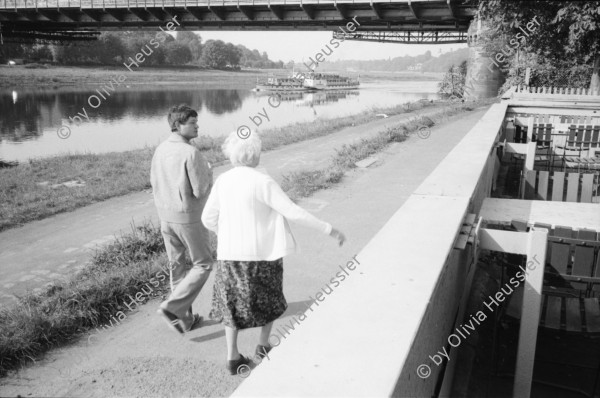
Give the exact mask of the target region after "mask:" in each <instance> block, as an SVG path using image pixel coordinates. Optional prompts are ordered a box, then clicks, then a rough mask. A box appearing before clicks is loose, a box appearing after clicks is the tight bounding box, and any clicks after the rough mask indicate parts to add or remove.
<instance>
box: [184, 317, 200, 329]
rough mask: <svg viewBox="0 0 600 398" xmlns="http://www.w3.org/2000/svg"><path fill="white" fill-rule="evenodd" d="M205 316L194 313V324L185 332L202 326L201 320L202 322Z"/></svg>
mask: <svg viewBox="0 0 600 398" xmlns="http://www.w3.org/2000/svg"><path fill="white" fill-rule="evenodd" d="M202 320H203V318H202V317H201V316H200V315H198V314H194V321H193V322H192V326H190V327H189V329H185V333H187V332H191V331H192V330H194V329H197V328H199V327H200V322H202Z"/></svg>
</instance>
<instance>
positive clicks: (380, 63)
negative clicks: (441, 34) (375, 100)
mask: <svg viewBox="0 0 600 398" xmlns="http://www.w3.org/2000/svg"><path fill="white" fill-rule="evenodd" d="M468 57H469V49H468V48H461V49H459V50H455V51H450V52H447V53H444V54H440V55H439V56H437V57H436V56H434V55H432V54H431V51H426V52H425V54H421V55H416V56H410V55H405V56H402V57H394V58H388V59H375V60H369V61H362V60H338V61H334V62H327V63H323V65H324V66H326V67H327V69H331V70H346V69H347V68H352V69H354V70H358V71H383V72H397V71H418V72H445V71H446V70H448V68H449V67H451V66H452V65H457V64H460V63H461V62H463V61H465V60H466V59H467V58H468Z"/></svg>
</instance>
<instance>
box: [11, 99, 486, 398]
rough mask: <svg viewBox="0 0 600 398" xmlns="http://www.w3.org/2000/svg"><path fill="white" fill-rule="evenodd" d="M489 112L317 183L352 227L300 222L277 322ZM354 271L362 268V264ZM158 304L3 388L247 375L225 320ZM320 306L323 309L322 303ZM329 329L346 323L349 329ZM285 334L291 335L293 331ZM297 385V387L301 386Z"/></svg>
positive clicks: (121, 389) (231, 381)
mask: <svg viewBox="0 0 600 398" xmlns="http://www.w3.org/2000/svg"><path fill="white" fill-rule="evenodd" d="M484 112H485V110H476V111H474V112H468V113H465V114H461V115H458V116H456V117H454V118H452V119H451V120H450V121H448V122H446V123H444V124H443V125H442V126H440V127H436V128H433V129H432V134H431V137H430V138H429V139H427V140H421V139H419V138H417V137H416V136H411V137H410V138H409V140H408V141H406V142H404V143H398V144H393V145H391V146H390V147H389V148H388V149H387V150H386V151H384V152H382V153H380V154H379V156H378V158H379V160H378V162H377V163H375V164H374V165H372V166H371V167H370V168H368V169H364V170H363V169H356V170H354V171H351V172H349V173H347V175H346V176H345V177H344V180H343V181H342V183H341V184H339V185H337V186H336V187H335V188H332V189H329V190H324V191H319V192H317V193H316V194H315V195H314V196H313V197H311V198H310V199H309V200H306V201H301V202H300V205H301V206H303V207H306V208H310V209H311V210H312V212H313V213H314V214H315V215H317V216H318V217H320V218H322V219H324V220H327V221H329V222H331V223H332V224H333V225H334V226H336V227H338V228H340V229H341V230H342V231H344V233H345V234H346V235H347V237H348V241H347V243H346V244H345V245H344V246H343V247H341V248H339V247H337V245H336V244H335V241H334V240H333V239H331V238H327V237H324V236H322V235H319V234H315V233H314V232H313V231H312V230H307V229H305V228H303V227H300V226H297V225H293V226H292V228H293V230H294V232H295V235H296V238H297V241H298V242H299V243H300V245H301V248H302V251H301V253H298V254H294V255H290V256H288V257H286V259H285V261H284V264H285V265H284V267H285V273H284V292H285V296H286V298H287V301H288V303H289V309H288V311H287V312H286V313H285V314H284V315H283V316H282V317H281V318H280V319H279V320H277V321H276V323H275V329H280V330H282V329H283V325H289V324H290V323H291V322H292V315H294V314H297V313H298V312H304V311H306V316H307V317H309V316H310V310H308V311H307V310H306V305H307V304H309V303H310V302H311V301H312V300H311V298H310V297H311V296H312V297H314V296H315V293H317V292H318V291H320V289H321V288H322V287H323V286H325V283H326V282H328V281H329V280H330V279H331V277H333V276H335V273H336V272H337V271H339V269H338V265H339V264H343V263H345V262H347V261H349V260H350V259H351V258H352V256H354V255H355V254H356V253H358V252H359V251H360V250H361V248H362V247H364V246H365V244H366V243H368V241H369V240H370V239H371V238H372V237H373V236H374V235H375V233H376V232H377V231H378V230H379V229H380V228H381V227H382V226H383V225H384V224H385V223H386V222H387V221H388V219H389V218H390V217H391V215H392V214H394V213H395V212H396V210H397V209H398V208H399V207H400V206H402V204H403V203H404V201H405V200H406V199H407V198H408V196H409V195H410V194H411V193H412V192H413V191H414V190H415V189H416V188H417V186H418V185H419V184H420V183H421V182H422V181H423V180H424V179H425V177H426V176H427V175H429V173H431V171H432V170H433V169H434V168H435V167H436V165H437V164H438V163H439V162H440V161H441V159H443V158H444V157H445V156H446V154H447V153H448V152H450V150H451V149H452V148H453V147H454V146H455V145H456V144H457V143H458V141H460V139H461V138H462V137H463V136H464V135H465V134H466V133H467V132H468V131H469V130H470V129H471V128H472V126H474V125H475V123H476V122H477V121H478V120H479V119H480V118H481V116H482V115H483V114H484ZM303 145H304V147H303V148H302V151H307V152H309V151H308V150H310V151H313V150H314V145H311V144H309V143H305V144H303ZM297 150H298V151H299V153H303V152H300V149H297ZM290 155H291V153H290ZM466 155H467V156H468V154H466ZM267 158H268V157H267V156H265V159H264V160H265V163H266V165H267V166H268V167H267V168H270V167H273V166H269V160H268V159H267ZM423 249H424V250H426V248H423ZM351 277H353V278H354V277H356V278H360V277H361V276H360V270H357V273H356V274H353V275H352V276H351ZM212 278H213V276H211V278H210V279H209V281H208V283H207V284H206V287H205V288H204V290H203V291H202V293H201V295H200V296H199V297H198V300H197V301H196V302H195V303H194V308H195V309H196V310H198V311H199V312H200V313H201V314H203V315H206V314H207V313H208V312H209V309H210V298H211V296H212ZM356 294H361V292H356ZM364 299H365V300H368V299H369V298H368V297H365V298H364ZM158 304H159V301H158V300H153V301H151V302H149V303H147V305H143V306H141V307H140V308H139V309H138V310H136V311H133V312H131V313H129V314H128V315H127V318H126V319H125V320H123V322H122V323H121V325H119V326H118V327H110V328H108V330H106V331H102V332H100V333H96V334H94V335H93V338H90V337H83V338H82V339H80V341H79V342H78V343H76V344H74V345H72V346H70V347H65V348H63V349H60V350H53V351H52V352H50V353H49V354H48V355H47V356H46V359H45V360H43V361H42V362H40V363H39V364H37V365H35V366H30V367H27V368H26V369H24V370H22V371H20V372H18V373H17V374H16V375H12V376H10V377H8V378H5V379H3V380H1V381H0V396H14V395H16V394H21V395H22V396H29V395H33V396H86V397H106V396H134V397H155V396H157V397H158V396H162V397H164V396H176V397H180V396H228V395H229V394H231V393H232V392H233V390H234V389H235V388H236V387H237V385H239V383H241V382H242V381H243V379H242V378H240V377H237V376H229V375H228V374H226V372H225V370H224V360H225V355H226V349H225V338H224V332H223V328H222V327H221V326H220V325H218V324H215V323H214V322H209V323H208V325H206V326H204V327H202V328H200V329H197V330H194V331H192V332H190V333H188V334H186V335H185V336H184V337H179V336H177V335H176V334H174V333H173V332H172V331H171V330H169V329H167V327H166V326H165V325H164V324H163V321H162V320H161V319H159V318H158V316H156V314H155V311H156V308H157V307H158ZM313 308H314V311H318V307H316V306H315V305H313ZM374 310H377V309H374ZM360 322H361V320H360V319H357V320H356V327H361V323H360ZM296 327H298V326H296ZM300 327H301V326H300ZM323 332H324V333H344V331H343V330H337V331H323ZM382 332H384V331H382ZM258 333H259V330H258V329H251V330H247V331H243V332H241V333H240V337H239V347H240V350H241V352H242V353H244V354H251V353H252V352H253V350H254V347H255V345H256V342H257V338H258ZM289 333H294V332H293V330H291V331H289ZM318 338H319V336H315V339H318ZM273 341H275V340H274V339H273ZM281 344H285V340H283V342H282V343H281ZM374 344H376V336H374ZM274 349H275V350H276V349H277V348H274ZM352 352H353V350H352V347H351V346H350V347H348V355H352ZM265 360H268V359H265ZM290 360H291V361H293V358H290ZM365 366H368V364H365ZM250 377H252V376H251V375H250ZM290 394H291V395H293V391H290Z"/></svg>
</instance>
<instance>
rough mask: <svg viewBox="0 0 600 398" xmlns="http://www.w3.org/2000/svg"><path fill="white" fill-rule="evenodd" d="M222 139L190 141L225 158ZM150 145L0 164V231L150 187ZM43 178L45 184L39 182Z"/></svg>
mask: <svg viewBox="0 0 600 398" xmlns="http://www.w3.org/2000/svg"><path fill="white" fill-rule="evenodd" d="M433 105H435V104H430V103H412V104H403V105H398V106H395V107H391V108H372V109H370V110H367V111H364V112H362V113H359V114H357V115H353V116H347V117H341V118H335V119H322V120H317V121H315V122H306V123H296V124H292V125H289V126H285V127H280V128H273V129H269V130H264V131H262V132H261V137H262V141H263V150H265V151H268V150H273V149H276V148H278V147H281V146H284V145H289V144H292V143H295V142H299V141H304V140H308V139H312V138H317V137H321V136H325V135H328V134H332V133H335V132H337V131H339V130H341V129H343V128H345V127H348V126H356V125H361V124H365V123H368V122H371V121H373V120H376V119H378V117H377V116H376V115H377V114H380V113H385V114H387V115H389V116H392V115H397V114H400V113H405V112H411V111H412V110H414V109H420V108H422V107H426V106H433ZM223 140H224V137H216V138H215V137H208V136H202V137H198V138H197V139H196V140H194V142H193V143H194V145H196V146H197V147H198V148H199V149H200V150H201V151H202V152H203V153H204V155H205V156H206V158H207V159H208V161H209V162H211V163H213V164H215V163H217V164H218V163H220V162H223V161H225V157H224V155H223V154H222V152H221V144H222V143H223ZM153 153H154V148H144V149H139V150H134V151H127V152H118V153H107V154H84V155H64V156H56V157H50V158H42V159H33V160H30V161H28V162H24V163H21V164H19V165H17V166H16V167H0V231H3V230H5V229H8V228H12V227H16V226H19V225H22V224H25V223H27V222H31V221H34V220H40V219H43V218H46V217H50V216H52V215H55V214H58V213H63V212H67V211H72V210H74V209H76V208H79V207H82V206H87V205H89V204H92V203H95V202H99V201H103V200H106V199H109V198H112V197H115V196H121V195H126V194H128V193H132V192H139V191H142V190H144V189H148V188H150V187H151V185H150V162H151V160H152V155H153ZM73 180H77V181H82V182H85V186H82V187H77V188H68V187H66V186H58V187H55V188H51V187H52V186H53V185H57V184H61V183H64V182H67V181H73ZM44 182H47V184H46V185H40V184H39V183H44Z"/></svg>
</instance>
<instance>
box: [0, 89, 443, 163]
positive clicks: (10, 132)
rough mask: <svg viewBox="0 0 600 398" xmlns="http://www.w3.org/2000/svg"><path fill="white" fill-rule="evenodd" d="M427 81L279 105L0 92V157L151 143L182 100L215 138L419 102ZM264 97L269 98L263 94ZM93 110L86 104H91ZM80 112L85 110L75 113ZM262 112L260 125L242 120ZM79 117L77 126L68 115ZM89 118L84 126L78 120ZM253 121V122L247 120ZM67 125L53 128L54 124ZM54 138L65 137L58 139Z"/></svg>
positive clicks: (241, 94) (239, 96)
mask: <svg viewBox="0 0 600 398" xmlns="http://www.w3.org/2000/svg"><path fill="white" fill-rule="evenodd" d="M436 91H437V82H435V81H381V82H374V83H362V84H361V88H360V89H359V90H353V91H345V92H316V93H297V94H291V93H290V94H282V98H281V101H277V100H276V99H271V101H269V94H261V93H256V92H253V91H252V90H250V89H204V88H193V87H186V86H179V87H177V86H175V87H165V86H148V85H144V86H129V87H124V86H121V87H119V88H117V89H116V90H115V91H114V92H112V93H111V95H110V96H108V97H107V95H106V94H105V95H104V96H105V97H107V98H106V99H105V100H101V101H100V102H99V101H97V100H96V99H92V100H91V101H88V99H89V98H90V96H91V95H94V94H95V95H96V96H98V93H96V92H95V91H94V89H90V88H85V89H83V88H80V89H77V88H72V87H62V88H55V89H50V88H49V89H35V88H31V89H23V90H4V91H1V90H0V160H4V161H24V160H27V159H29V158H39V157H47V156H52V155H58V154H64V153H103V152H115V151H117V152H118V151H126V150H130V149H137V148H143V147H144V146H155V145H157V144H158V143H160V142H161V141H162V140H164V139H165V138H166V137H167V136H168V135H169V132H170V130H169V127H168V124H167V118H166V115H167V112H168V109H169V107H171V106H172V105H175V104H180V103H186V104H189V105H191V106H192V107H194V108H195V109H197V110H198V114H199V115H198V124H199V127H200V128H199V134H201V135H202V134H204V135H210V136H220V135H226V134H228V133H229V132H231V131H234V130H236V128H237V127H238V126H241V125H247V126H249V127H251V128H258V131H261V130H264V129H268V128H272V127H281V126H285V125H288V124H292V123H296V122H307V121H314V120H317V119H324V118H335V117H340V116H347V115H352V114H356V113H359V112H362V111H365V110H371V109H373V108H374V107H389V106H395V105H398V104H402V103H405V102H408V101H415V100H419V99H437V98H438V95H437V94H436ZM271 95H272V93H271ZM92 106H94V107H92ZM84 107H85V110H83V109H82V108H84ZM259 112H260V113H262V114H263V115H264V114H265V112H266V115H267V117H268V119H267V118H265V117H261V118H260V119H262V122H261V125H260V126H256V125H255V123H253V121H252V120H251V119H250V117H255V116H256V115H257V114H258V113H259ZM78 113H80V114H82V115H84V116H83V117H82V118H81V120H82V122H81V123H76V122H77V121H78V120H77V119H74V120H75V121H76V122H75V123H73V122H71V121H70V120H69V117H73V116H76V115H77V114H78ZM86 114H87V117H89V121H88V120H87V119H86V117H85V115H86ZM254 120H255V122H257V123H258V121H259V119H258V118H256V117H255V118H254ZM63 125H65V126H68V127H69V128H68V129H67V128H64V127H63V128H61V126H63ZM59 128H61V130H60V134H62V135H67V134H68V133H70V135H69V136H68V138H64V139H63V138H60V137H59V134H58V133H57V131H58V130H59Z"/></svg>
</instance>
